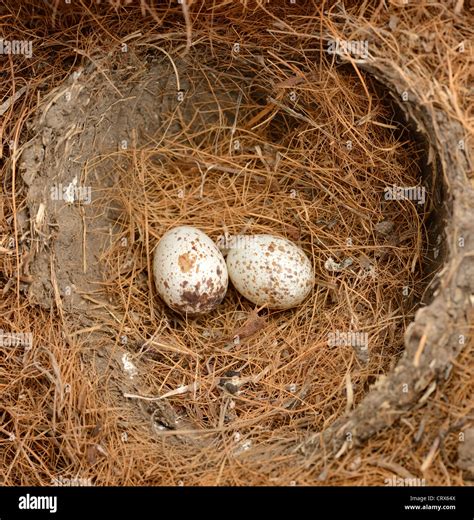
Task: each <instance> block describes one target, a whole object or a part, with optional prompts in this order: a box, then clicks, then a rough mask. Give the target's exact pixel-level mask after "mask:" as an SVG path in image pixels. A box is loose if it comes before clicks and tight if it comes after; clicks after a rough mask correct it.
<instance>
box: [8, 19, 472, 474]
mask: <svg viewBox="0 0 474 520" xmlns="http://www.w3.org/2000/svg"><path fill="white" fill-rule="evenodd" d="M185 11H186V10H185ZM186 12H187V11H186ZM187 14H188V16H189V13H187ZM330 19H331V18H330V17H328V19H327V20H326V21H328V20H330ZM322 20H323V19H316V18H313V19H307V21H306V22H305V23H306V24H308V27H307V30H299V32H296V31H295V30H294V29H292V30H290V29H291V27H292V25H291V23H290V22H286V21H284V20H283V18H282V19H278V20H276V21H275V20H274V21H273V25H272V29H271V30H268V31H267V30H265V31H263V30H259V28H261V25H259V24H262V23H263V22H259V21H258V18H257V17H256V16H254V15H251V14H248V15H247V17H246V16H242V17H241V18H240V19H234V20H233V24H234V27H235V26H237V27H238V34H239V37H238V38H236V36H235V34H234V33H233V32H230V31H229V26H228V25H227V24H226V23H224V22H221V23H215V24H203V25H202V26H200V25H199V23H197V22H196V23H195V24H194V26H193V30H192V37H191V36H190V34H189V31H188V33H187V34H186V33H180V32H172V31H163V32H160V31H157V32H156V33H155V34H147V35H145V36H144V35H142V34H134V35H133V34H132V36H130V37H129V38H128V39H127V40H126V41H121V42H119V43H117V44H115V45H112V46H111V48H110V49H108V51H107V53H105V51H104V52H103V53H99V54H95V55H94V56H88V57H87V58H86V59H85V60H84V63H83V65H82V66H81V67H79V68H77V69H76V70H74V72H72V73H70V74H69V75H68V77H67V78H66V79H65V80H64V81H63V82H62V83H61V84H60V85H58V86H57V87H55V88H54V89H51V90H50V91H49V92H48V93H46V95H45V96H44V97H43V99H42V100H41V103H40V104H39V105H38V107H37V109H36V112H35V114H34V117H32V118H31V123H30V127H29V130H28V135H27V136H25V140H24V144H23V145H22V146H21V148H20V149H19V151H18V168H19V172H20V174H21V178H22V182H23V185H24V188H25V197H24V206H22V207H21V209H20V210H19V211H18V215H23V217H22V218H21V219H19V222H18V223H17V226H18V229H17V231H18V236H19V237H20V238H19V241H18V248H19V249H20V250H21V252H23V254H24V257H25V259H26V260H25V261H24V262H23V263H22V264H21V266H20V267H21V269H20V268H18V269H17V272H16V274H17V275H18V276H17V279H19V281H18V284H17V291H18V294H20V293H21V298H24V301H25V302H27V303H25V305H27V306H29V307H30V308H35V309H37V312H38V315H41V316H44V315H45V314H48V313H53V314H54V316H56V319H57V320H58V322H59V323H60V327H59V328H58V330H57V331H54V330H52V327H48V328H44V329H43V328H40V326H38V327H37V329H36V330H34V333H33V338H34V339H33V345H32V348H31V349H28V350H27V351H25V354H24V356H23V358H22V359H21V363H22V364H23V366H25V367H28V370H30V371H31V373H32V375H34V377H35V380H36V384H37V385H38V386H42V385H49V384H51V381H53V382H54V385H55V390H54V401H53V402H52V403H51V406H50V409H49V412H48V414H46V415H45V416H44V421H45V422H46V423H48V424H53V425H54V427H53V429H52V430H51V431H52V433H51V435H52V436H53V437H54V438H62V444H61V446H62V447H61V448H59V447H58V449H59V450H60V457H61V458H62V459H64V461H66V462H68V463H69V464H71V463H74V461H76V460H78V458H80V459H81V460H82V461H83V462H82V463H81V464H83V470H82V471H83V474H84V475H85V474H87V475H92V474H93V471H94V470H93V469H92V468H96V469H97V468H98V467H100V465H103V464H106V460H107V459H108V458H109V457H108V455H110V453H114V454H115V456H122V455H123V456H125V454H129V453H133V454H134V455H133V457H132V462H131V464H132V465H134V466H136V467H137V468H138V467H141V466H142V465H143V464H144V461H145V460H147V457H151V456H152V455H151V454H152V453H153V461H154V463H153V464H152V465H149V466H148V465H147V466H148V467H146V469H144V470H142V471H141V473H140V479H139V480H138V481H136V482H139V483H142V484H146V483H155V484H156V483H165V482H167V483H178V482H179V481H181V482H183V483H185V484H192V483H198V482H199V483H211V482H215V481H216V478H217V475H218V474H219V469H218V466H219V465H221V464H224V462H223V461H224V459H222V453H225V457H226V458H228V460H231V461H234V462H235V463H236V464H237V465H245V464H246V462H245V461H247V463H248V461H249V460H250V461H252V460H257V459H258V460H259V461H260V462H259V463H260V464H263V461H264V460H266V459H268V460H272V457H273V458H274V457H277V458H278V457H283V459H286V460H288V461H290V460H292V461H293V462H292V463H291V465H290V466H291V467H288V466H284V467H283V466H281V465H282V464H283V465H284V463H279V465H275V466H274V468H273V469H272V464H271V463H270V462H269V465H270V466H269V468H268V477H267V478H269V479H270V481H271V482H276V483H288V482H290V481H292V480H298V478H299V475H301V471H302V468H304V467H306V468H309V469H310V471H312V472H313V473H314V471H316V474H317V475H320V477H321V475H322V477H321V478H322V479H324V471H323V470H324V467H325V466H326V464H327V461H328V460H329V459H331V458H334V459H338V458H340V457H342V456H343V455H344V454H345V453H346V452H347V451H349V450H350V449H351V448H353V447H354V446H357V445H359V444H361V443H363V442H364V441H365V440H367V439H368V438H369V437H370V436H372V435H374V434H375V433H377V432H380V431H381V430H382V429H384V428H386V427H387V426H390V425H392V424H393V423H394V422H395V421H396V420H398V419H400V417H403V414H404V413H406V412H407V411H409V410H411V409H413V408H414V407H417V406H421V405H422V404H423V403H425V402H426V401H427V400H429V399H430V395H431V394H432V393H433V392H434V391H435V389H436V387H437V385H439V384H441V383H442V382H443V380H445V379H446V378H447V377H448V376H449V373H450V369H451V367H452V362H453V360H454V359H455V358H456V356H457V355H458V354H459V353H460V352H461V350H462V348H463V346H464V344H465V341H464V338H465V336H466V334H467V311H466V309H467V306H468V304H469V298H470V297H472V293H473V286H472V284H473V280H474V265H473V259H472V237H473V223H472V210H470V209H469V207H470V205H472V202H471V201H472V195H473V194H472V189H471V188H470V186H469V184H468V182H467V172H468V169H469V164H468V158H467V155H466V146H465V141H466V136H465V133H464V129H463V127H462V126H461V125H460V124H459V123H458V122H456V121H455V120H454V119H453V118H452V117H450V116H449V115H448V114H447V111H446V109H445V108H444V107H436V106H431V105H429V106H428V105H427V102H426V99H425V98H424V97H423V93H421V92H420V89H419V86H418V85H417V77H416V76H414V77H412V76H410V75H409V74H406V73H404V72H403V70H401V69H400V68H399V67H396V66H395V64H394V63H393V62H391V61H390V60H387V59H385V57H384V55H383V52H382V51H381V50H380V49H379V48H378V47H377V42H376V41H374V37H373V35H372V36H371V37H370V39H368V40H364V39H363V38H362V37H361V38H360V39H357V40H356V39H354V38H352V39H351V40H346V39H343V38H342V37H340V36H341V35H342V33H337V32H336V33H335V31H336V26H335V25H329V24H327V25H325V26H324V27H320V25H319V24H320V22H321V21H322ZM250 22H251V23H250ZM267 22H268V20H267ZM311 24H313V25H311ZM316 28H317V30H316ZM310 29H311V30H310ZM340 30H342V29H340ZM190 38H191V39H190ZM348 41H349V44H348V43H347V42H348ZM341 42H342V43H341ZM344 42H345V43H344ZM351 42H352V43H351ZM354 42H355V43H354ZM178 225H191V226H195V227H197V228H199V229H201V230H203V231H204V232H206V233H207V234H208V235H209V236H210V237H211V238H213V239H214V240H216V241H217V240H218V238H219V237H220V236H222V235H224V234H226V233H230V234H231V235H234V234H256V233H269V234H273V235H276V236H281V237H285V238H287V239H289V240H291V241H293V242H294V243H296V244H298V245H299V246H300V247H301V248H302V249H303V250H304V251H305V252H306V254H307V255H308V257H309V258H311V259H312V263H313V266H314V270H315V273H316V284H315V287H314V290H313V292H312V293H311V295H310V297H309V298H307V300H305V302H304V303H303V304H302V305H300V306H298V307H297V308H294V309H290V310H285V311H275V310H271V309H266V308H264V309H256V308H254V306H252V304H251V303H250V302H248V301H246V300H245V299H244V298H243V297H241V296H240V295H239V294H238V293H237V292H236V291H235V290H234V289H233V288H232V287H230V288H229V291H228V293H227V295H226V297H225V299H224V301H223V302H222V303H221V304H220V305H219V306H218V308H217V309H216V310H215V311H213V312H211V313H209V314H206V315H204V316H201V317H198V318H192V319H190V318H186V316H182V315H179V314H177V313H174V312H173V311H172V310H170V309H169V308H167V307H166V305H165V304H164V303H163V302H162V301H161V300H160V298H159V296H158V295H157V294H156V290H155V287H154V281H153V276H152V255H153V250H154V248H155V246H156V244H157V242H158V240H159V239H160V237H161V236H162V235H163V234H164V233H165V232H166V231H168V230H169V229H171V228H172V227H174V226H178ZM10 271H11V276H12V280H13V279H15V266H14V263H13V261H12V263H11V265H10ZM14 288H15V284H14V283H13V282H12V283H11V284H10V286H9V287H7V289H6V290H5V291H4V293H5V294H8V291H9V290H10V293H12V295H13V294H14V292H15V291H14ZM39 323H40V321H39ZM64 352H67V353H68V355H67V356H66V355H65V354H64ZM9 362H10V363H12V367H11V368H12V370H13V369H14V368H15V367H14V366H13V365H14V364H15V363H20V360H19V359H10V360H9ZM45 367H48V368H45ZM48 395H49V394H48ZM52 396H53V394H51V397H52ZM103 410H106V411H103ZM78 421H79V423H81V424H82V427H83V428H85V430H84V436H83V437H81V440H80V441H78V442H80V446H75V445H74V444H73V443H72V436H73V435H74V424H76V423H77V422H78ZM85 425H88V426H87V427H86V426H85ZM75 442H76V441H75ZM120 454H121V455H120ZM81 457H82V458H81ZM283 459H282V460H283ZM295 460H296V461H298V463H297V464H296V466H295V463H294V461H295ZM207 465H209V466H210V467H212V470H211V469H209V467H208V468H207V469H206V467H205V466H207ZM86 467H87V468H88V469H87V470H86V469H85V468H86ZM165 467H166V468H167V469H166V476H165V473H164V470H163V468H165ZM223 467H224V466H222V467H221V468H223ZM114 471H115V472H118V473H117V474H120V471H119V470H118V469H117V468H115V469H114ZM222 471H223V470H222ZM222 471H221V473H222ZM229 471H230V470H229ZM321 472H322V473H321ZM231 473H232V472H230V473H226V476H225V477H224V476H222V479H221V480H219V478H218V481H220V482H221V483H225V482H230V481H232V479H233V477H232V475H231ZM45 475H46V474H45ZM45 475H43V476H42V477H41V478H42V479H43V480H44V479H46V476H45ZM95 475H96V477H95V480H94V481H95V482H96V483H97V484H100V483H107V482H109V481H108V480H107V479H106V477H105V474H104V473H95ZM100 475H102V476H100ZM41 478H40V480H41ZM117 478H118V477H117ZM234 480H235V479H234Z"/></svg>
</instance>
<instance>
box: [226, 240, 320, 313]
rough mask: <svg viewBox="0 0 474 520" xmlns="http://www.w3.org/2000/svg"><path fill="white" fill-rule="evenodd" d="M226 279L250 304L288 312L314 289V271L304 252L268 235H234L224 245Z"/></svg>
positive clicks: (286, 241) (289, 243)
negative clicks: (226, 244) (225, 250)
mask: <svg viewBox="0 0 474 520" xmlns="http://www.w3.org/2000/svg"><path fill="white" fill-rule="evenodd" d="M227 250H228V253H227V258H226V263H227V271H228V273H229V278H230V280H231V282H232V284H233V285H234V287H235V288H236V289H237V291H238V292H239V293H240V294H241V295H242V296H244V297H245V298H247V300H250V301H251V302H252V303H254V304H256V305H258V306H263V305H266V306H267V307H268V308H270V309H290V308H291V307H295V306H297V305H299V304H300V303H302V302H303V301H304V300H305V298H306V297H307V296H308V295H309V293H310V292H311V290H312V288H313V286H314V271H313V266H312V264H311V261H310V260H309V258H308V257H307V256H306V254H305V252H304V251H303V250H302V249H301V248H300V247H298V246H297V245H296V244H294V243H293V242H290V241H289V240H287V239H285V238H280V237H275V236H272V235H237V236H234V237H232V238H231V239H230V241H229V243H228V248H227Z"/></svg>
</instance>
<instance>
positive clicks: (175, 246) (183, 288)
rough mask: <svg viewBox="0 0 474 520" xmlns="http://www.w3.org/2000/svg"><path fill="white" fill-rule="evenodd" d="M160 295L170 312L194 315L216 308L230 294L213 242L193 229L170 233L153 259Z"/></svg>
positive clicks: (188, 227)
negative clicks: (227, 292)
mask: <svg viewBox="0 0 474 520" xmlns="http://www.w3.org/2000/svg"><path fill="white" fill-rule="evenodd" d="M153 274H154V278H155V285H156V289H157V291H158V294H159V295H160V296H161V298H162V299H163V300H164V301H165V303H166V304H167V305H168V306H169V307H171V309H173V310H175V311H177V312H181V313H183V314H188V315H190V316H195V315H199V314H205V313H207V312H210V311H212V310H213V309H215V308H216V307H217V306H218V305H219V303H221V301H222V300H223V298H224V296H225V293H226V291H227V285H228V274H227V267H226V263H225V259H224V257H223V256H222V253H221V252H220V251H219V249H218V247H217V246H216V245H215V244H214V242H213V241H212V239H211V238H210V237H209V236H207V235H206V234H205V233H203V232H202V231H201V230H199V229H197V228H195V227H192V226H179V227H175V228H173V229H170V230H169V231H167V232H166V233H165V234H164V235H163V236H162V237H161V239H160V241H159V242H158V245H157V246H156V249H155V252H154V258H153Z"/></svg>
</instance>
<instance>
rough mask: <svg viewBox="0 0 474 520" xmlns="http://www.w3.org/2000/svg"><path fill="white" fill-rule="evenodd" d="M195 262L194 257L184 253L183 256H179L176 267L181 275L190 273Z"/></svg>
mask: <svg viewBox="0 0 474 520" xmlns="http://www.w3.org/2000/svg"><path fill="white" fill-rule="evenodd" d="M195 262H196V256H195V255H190V254H189V253H184V254H183V255H179V257H178V265H179V268H180V269H181V271H182V272H183V273H187V272H189V271H191V269H192V268H193V266H194V264H195Z"/></svg>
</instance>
